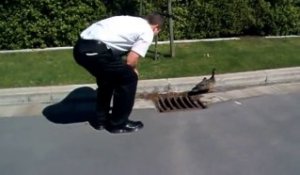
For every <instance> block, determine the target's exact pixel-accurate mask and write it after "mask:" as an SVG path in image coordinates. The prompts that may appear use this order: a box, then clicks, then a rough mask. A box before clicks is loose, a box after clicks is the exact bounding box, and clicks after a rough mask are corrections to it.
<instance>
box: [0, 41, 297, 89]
mask: <svg viewBox="0 0 300 175" xmlns="http://www.w3.org/2000/svg"><path fill="white" fill-rule="evenodd" d="M150 50H154V48H153V47H151V48H150ZM158 51H159V52H160V53H161V55H164V54H167V53H168V52H169V46H168V45H158ZM151 55H152V54H150V53H149V54H148V56H147V57H146V58H143V59H141V61H140V63H139V72H140V79H153V78H171V77H184V76H199V75H204V74H210V71H211V69H212V68H213V67H215V68H216V69H217V73H228V72H240V71H250V70H259V69H270V68H281V67H293V66H300V38H288V39H263V38H243V39H241V40H238V41H218V42H199V43H191V44H177V45H176V57H175V58H169V57H163V56H161V57H160V59H158V60H153V59H151V58H150V57H151ZM0 74H1V80H0V88H8V87H28V86H46V85H65V84H82V83H94V78H93V77H91V76H90V75H89V74H88V73H87V72H86V71H85V70H84V69H83V68H81V67H80V66H78V65H77V64H76V63H75V62H74V60H73V58H72V51H71V50H64V51H41V52H31V53H12V54H0Z"/></svg>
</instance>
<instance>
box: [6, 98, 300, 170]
mask: <svg viewBox="0 0 300 175" xmlns="http://www.w3.org/2000/svg"><path fill="white" fill-rule="evenodd" d="M299 104H300V93H294V94H285V95H269V96H261V97H254V98H248V99H244V100H239V101H228V102H224V103H217V104H214V105H212V106H211V107H210V108H208V109H206V110H192V111H181V112H172V113H163V114H160V113H158V112H156V111H155V110H154V109H143V110H134V111H133V113H132V119H139V120H142V121H143V122H144V124H145V128H144V129H143V130H142V131H139V132H136V133H132V134H120V135H112V134H109V133H108V132H106V131H96V130H93V129H92V128H91V127H89V125H88V124H87V123H85V122H81V121H83V120H77V119H76V120H74V122H75V121H76V123H73V122H72V120H70V119H72V116H70V115H69V114H70V113H65V114H66V116H64V115H63V113H62V110H60V111H61V112H60V114H59V116H60V118H59V120H58V119H57V118H56V120H51V121H50V120H49V117H48V118H46V117H45V116H43V115H42V114H41V115H40V116H26V117H25V116H24V117H11V118H0V171H1V173H0V174H1V175H16V174H22V175H53V174H63V175H82V174H85V175H94V174H105V175H118V174H122V175H123V174H126V175H127V174H128V175H129V174H130V175H148V174H149V175H283V174H284V175H299V174H300V167H299V164H300V149H299V148H300V134H299V133H300V127H299V126H300V105H299ZM48 114H49V113H48ZM51 114H58V113H57V112H56V113H55V112H52V113H51ZM67 118H68V119H67ZM65 119H66V120H65ZM53 121H55V122H56V123H54V122H53ZM58 122H60V123H65V124H58Z"/></svg>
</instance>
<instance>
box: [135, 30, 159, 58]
mask: <svg viewBox="0 0 300 175" xmlns="http://www.w3.org/2000/svg"><path fill="white" fill-rule="evenodd" d="M153 36H154V35H153V32H148V33H143V34H142V35H140V36H139V38H138V40H137V41H136V42H135V43H134V44H133V46H132V48H131V50H132V51H134V52H136V53H137V54H139V55H140V56H141V57H145V55H146V53H147V51H148V49H149V47H150V45H151V43H152V40H153Z"/></svg>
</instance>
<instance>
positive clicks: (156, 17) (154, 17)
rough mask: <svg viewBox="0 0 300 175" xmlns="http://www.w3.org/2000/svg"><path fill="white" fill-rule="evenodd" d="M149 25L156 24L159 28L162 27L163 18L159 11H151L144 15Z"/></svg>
mask: <svg viewBox="0 0 300 175" xmlns="http://www.w3.org/2000/svg"><path fill="white" fill-rule="evenodd" d="M145 19H146V20H147V21H148V23H149V24H150V25H158V27H159V28H162V26H163V25H164V21H165V19H164V18H163V17H162V16H161V15H160V14H159V13H156V12H154V13H151V14H149V15H147V16H146V17H145Z"/></svg>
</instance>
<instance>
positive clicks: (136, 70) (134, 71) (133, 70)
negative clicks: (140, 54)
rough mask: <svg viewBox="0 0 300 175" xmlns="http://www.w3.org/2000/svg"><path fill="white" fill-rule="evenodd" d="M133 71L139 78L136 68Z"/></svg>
mask: <svg viewBox="0 0 300 175" xmlns="http://www.w3.org/2000/svg"><path fill="white" fill-rule="evenodd" d="M133 71H134V72H135V73H136V74H137V76H139V71H138V70H137V69H136V68H135V69H133Z"/></svg>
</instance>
